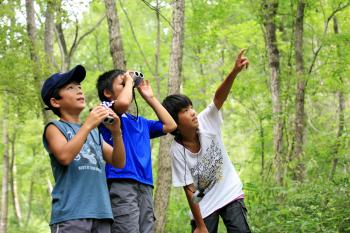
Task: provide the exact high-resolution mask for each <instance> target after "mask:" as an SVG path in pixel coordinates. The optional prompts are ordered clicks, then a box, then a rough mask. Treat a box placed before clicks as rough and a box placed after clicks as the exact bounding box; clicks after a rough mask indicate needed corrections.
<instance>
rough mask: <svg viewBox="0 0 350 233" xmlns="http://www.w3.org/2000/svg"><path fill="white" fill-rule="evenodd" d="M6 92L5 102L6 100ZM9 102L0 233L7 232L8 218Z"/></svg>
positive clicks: (4, 123) (5, 106)
mask: <svg viewBox="0 0 350 233" xmlns="http://www.w3.org/2000/svg"><path fill="white" fill-rule="evenodd" d="M6 95H7V94H6V92H5V98H4V99H5V100H6V99H7V98H6ZM8 111H9V106H8V102H7V101H5V102H4V109H3V113H4V116H3V122H2V123H3V128H2V133H3V139H2V140H3V145H4V156H3V169H2V174H3V175H2V185H1V213H0V233H6V232H7V218H8V184H9V182H8V181H9V172H10V171H9V166H10V164H9V135H8Z"/></svg>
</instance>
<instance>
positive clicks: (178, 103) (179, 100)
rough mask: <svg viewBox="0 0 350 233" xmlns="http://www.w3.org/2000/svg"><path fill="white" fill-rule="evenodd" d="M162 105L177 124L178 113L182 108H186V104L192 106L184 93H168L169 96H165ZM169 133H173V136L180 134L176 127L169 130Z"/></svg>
mask: <svg viewBox="0 0 350 233" xmlns="http://www.w3.org/2000/svg"><path fill="white" fill-rule="evenodd" d="M162 105H163V106H164V108H165V109H166V110H167V111H168V112H169V114H170V115H171V117H172V118H173V119H174V121H175V122H176V124H178V123H179V117H178V113H179V112H180V111H181V110H182V109H183V108H187V107H188V106H192V101H191V99H190V98H188V97H187V96H186V95H181V94H174V95H169V96H167V97H165V99H164V100H163V102H162ZM171 134H172V135H174V136H175V137H179V136H180V134H179V130H178V129H176V130H175V131H173V132H171Z"/></svg>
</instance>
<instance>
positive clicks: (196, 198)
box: [192, 190, 205, 203]
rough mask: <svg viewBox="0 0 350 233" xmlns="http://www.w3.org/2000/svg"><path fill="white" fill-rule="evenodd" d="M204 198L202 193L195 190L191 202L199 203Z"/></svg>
mask: <svg viewBox="0 0 350 233" xmlns="http://www.w3.org/2000/svg"><path fill="white" fill-rule="evenodd" d="M204 196H205V194H204V191H202V190H196V192H195V193H194V194H193V195H192V202H193V203H199V202H200V201H201V200H202V199H203V197H204Z"/></svg>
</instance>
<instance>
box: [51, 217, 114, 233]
mask: <svg viewBox="0 0 350 233" xmlns="http://www.w3.org/2000/svg"><path fill="white" fill-rule="evenodd" d="M111 223H112V221H111V220H110V219H76V220H68V221H64V222H59V223H56V224H53V225H51V226H50V228H51V233H72V232H74V233H110V232H111Z"/></svg>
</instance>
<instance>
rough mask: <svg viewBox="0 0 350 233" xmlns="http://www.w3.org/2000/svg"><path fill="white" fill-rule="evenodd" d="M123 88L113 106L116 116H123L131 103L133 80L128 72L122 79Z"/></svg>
mask: <svg viewBox="0 0 350 233" xmlns="http://www.w3.org/2000/svg"><path fill="white" fill-rule="evenodd" d="M123 83H124V87H123V90H122V91H121V92H120V94H119V96H118V97H117V99H116V100H114V101H115V103H114V105H113V109H114V111H115V112H116V113H118V114H123V113H125V112H127V111H128V108H129V105H130V103H131V102H132V98H133V96H132V89H133V86H134V80H133V79H132V77H131V76H130V74H129V71H127V72H125V74H124V77H123Z"/></svg>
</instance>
